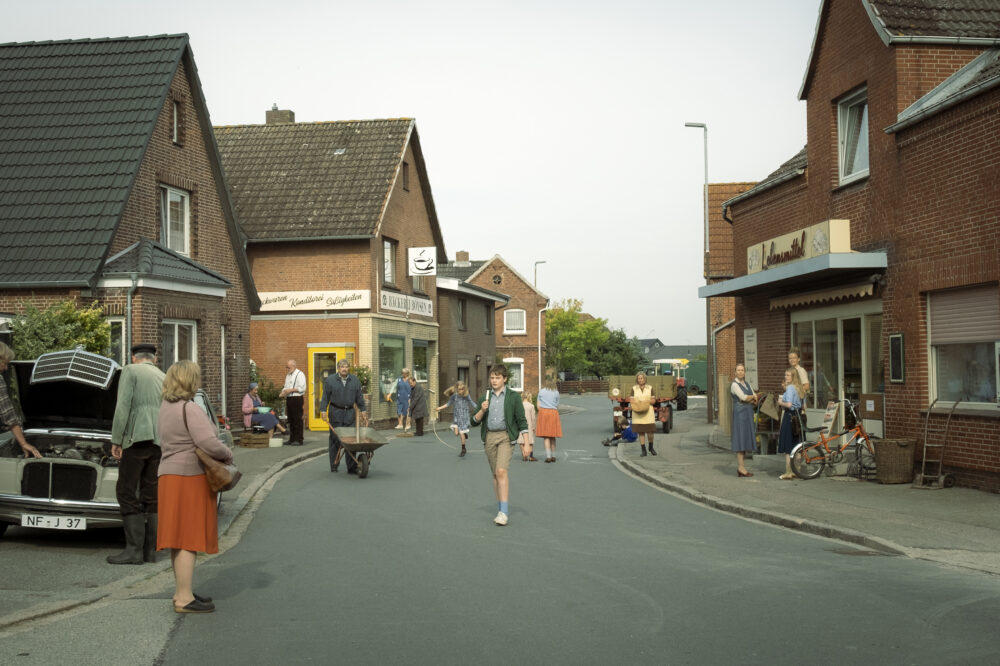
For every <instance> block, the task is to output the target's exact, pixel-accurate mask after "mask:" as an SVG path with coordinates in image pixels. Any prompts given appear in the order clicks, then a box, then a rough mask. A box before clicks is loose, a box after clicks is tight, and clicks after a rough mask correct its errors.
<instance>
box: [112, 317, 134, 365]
mask: <svg viewBox="0 0 1000 666" xmlns="http://www.w3.org/2000/svg"><path fill="white" fill-rule="evenodd" d="M106 321H107V322H108V326H109V327H112V328H111V332H112V335H111V348H110V349H108V351H109V352H112V351H117V352H118V358H119V359H121V360H120V361H119V363H121V364H122V365H125V364H127V363H128V362H129V360H130V357H129V356H128V355H127V350H126V349H125V341H126V339H127V338H128V331H126V330H125V317H108V318H107V320H106ZM114 324H120V325H121V330H122V334H121V338H120V339H119V340H117V341H116V340H115V336H114V328H113V325H114ZM116 342H117V344H116ZM116 346H117V347H118V349H117V350H116V349H115V347H116Z"/></svg>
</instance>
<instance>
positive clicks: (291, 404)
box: [280, 359, 306, 446]
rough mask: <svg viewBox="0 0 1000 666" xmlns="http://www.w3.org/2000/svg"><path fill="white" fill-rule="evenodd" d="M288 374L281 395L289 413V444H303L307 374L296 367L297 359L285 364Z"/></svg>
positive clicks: (286, 411)
mask: <svg viewBox="0 0 1000 666" xmlns="http://www.w3.org/2000/svg"><path fill="white" fill-rule="evenodd" d="M285 368H287V369H288V374H287V375H285V387H284V388H283V389H281V395H280V397H282V398H284V399H285V413H287V414H288V428H289V435H288V444H289V446H302V405H303V403H304V401H305V394H306V375H305V373H304V372H302V371H301V370H299V369H298V368H297V367H295V361H293V360H291V359H289V360H288V363H286V364H285Z"/></svg>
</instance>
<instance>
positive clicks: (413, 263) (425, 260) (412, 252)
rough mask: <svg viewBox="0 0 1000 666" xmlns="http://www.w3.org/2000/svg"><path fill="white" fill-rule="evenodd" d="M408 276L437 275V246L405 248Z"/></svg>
mask: <svg viewBox="0 0 1000 666" xmlns="http://www.w3.org/2000/svg"><path fill="white" fill-rule="evenodd" d="M406 254H407V262H406V263H407V266H408V267H409V273H408V274H409V276H410V277H413V276H414V275H437V248H436V247H411V248H408V249H407V250H406Z"/></svg>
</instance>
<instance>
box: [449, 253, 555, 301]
mask: <svg viewBox="0 0 1000 666" xmlns="http://www.w3.org/2000/svg"><path fill="white" fill-rule="evenodd" d="M495 261H496V262H499V263H501V264H503V265H504V266H506V267H507V270H509V271H510V272H511V273H513V274H514V275H516V276H517V279H519V280H520V281H521V282H523V283H524V284H526V285H527V286H528V288H529V289H531V290H532V291H533V292H535V293H536V294H538V295H539V296H541V297H542V298H544V299H545V300H546V301H548V300H549V297H548V296H546V295H545V294H543V293H542V292H540V291H538V288H537V287H535V285H533V284H532V283H531V282H530V281H528V280H526V279H524V276H523V275H521V274H520V273H518V272H517V270H516V269H515V268H514V267H513V266H511V265H510V264H508V263H507V262H506V261H504V258H503V257H501V256H500V255H499V254H494V255H493V257H492V258H490V259H488V260H487V261H484V262H482V263H481V264H480V266H479V267H478V268H477V269H476V270H475V271H473V272H472V273H471V274H470V275H469V276H468V277H466V278H463V279H464V280H465V281H466V282H471V281H472V279H473V278H475V277H476V276H477V275H479V274H480V273H482V272H483V271H484V270H486V268H487V267H489V265H490V264H492V263H493V262H495ZM470 263H479V262H470Z"/></svg>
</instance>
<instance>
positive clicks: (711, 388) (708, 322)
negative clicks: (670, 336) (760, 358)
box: [684, 123, 716, 423]
mask: <svg viewBox="0 0 1000 666" xmlns="http://www.w3.org/2000/svg"><path fill="white" fill-rule="evenodd" d="M684 127H694V128H700V129H701V130H702V137H703V139H704V146H705V182H704V185H703V188H702V189H703V192H702V194H703V196H704V207H705V259H704V265H703V269H702V270H704V271H705V283H706V284H708V277H709V271H708V125H706V124H705V123H684ZM705 337H706V342H707V344H706V347H707V351H708V354H707V356H708V359H707V363H706V365H707V366H708V377H706V379H707V380H708V381H707V383H708V395H709V396H710V398H709V400H710V402H709V405H708V409H706V410H705V411H706V412H708V414H707V422H708V423H712V421H713V418H714V416H715V408H716V395H715V363H714V354H713V352H712V348H713V347H714V341H713V340H712V301H711V299H709V298H706V299H705Z"/></svg>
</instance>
